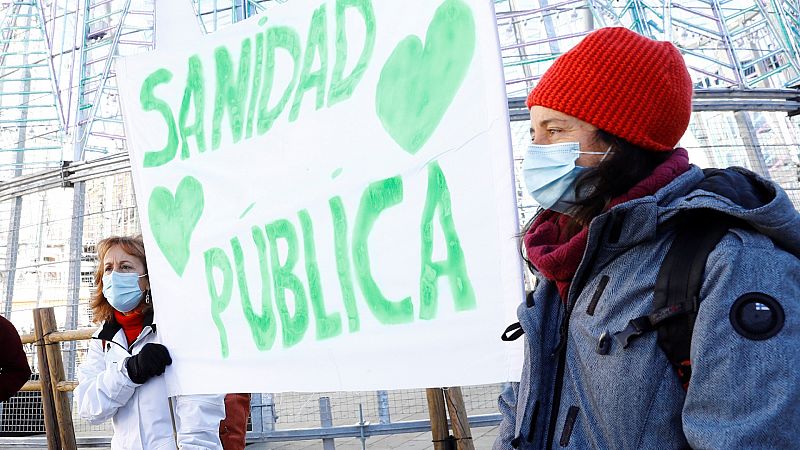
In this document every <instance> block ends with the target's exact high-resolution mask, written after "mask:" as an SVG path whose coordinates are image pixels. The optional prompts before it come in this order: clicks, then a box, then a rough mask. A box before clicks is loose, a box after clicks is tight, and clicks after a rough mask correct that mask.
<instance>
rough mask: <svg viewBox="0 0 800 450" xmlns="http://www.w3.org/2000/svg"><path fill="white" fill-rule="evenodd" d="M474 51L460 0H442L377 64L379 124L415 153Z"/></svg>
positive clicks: (466, 8) (452, 94)
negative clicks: (420, 32) (423, 29)
mask: <svg viewBox="0 0 800 450" xmlns="http://www.w3.org/2000/svg"><path fill="white" fill-rule="evenodd" d="M474 53H475V20H474V18H473V15H472V10H470V8H469V6H467V4H466V3H464V1H463V0H445V2H444V3H442V4H441V6H439V8H437V9H436V13H435V14H434V16H433V20H432V21H431V23H430V25H428V31H427V34H426V36H425V47H424V48H423V46H422V42H421V41H420V40H419V38H418V37H417V36H414V35H411V36H408V37H406V38H405V39H403V40H402V41H400V43H399V44H398V45H397V47H396V48H395V49H394V51H393V52H392V54H391V55H390V56H389V59H388V60H387V61H386V64H384V66H383V69H381V76H380V79H379V80H378V88H377V92H376V96H375V107H376V111H377V113H378V117H379V118H380V120H381V123H382V124H383V128H384V129H385V130H386V131H387V132H388V133H389V135H390V136H392V139H394V140H395V141H396V142H397V143H398V144H400V146H401V147H403V149H405V150H406V151H407V152H408V153H410V154H412V155H413V154H415V153H416V152H417V151H418V150H419V149H420V148H422V146H423V145H424V144H425V142H427V141H428V139H429V138H430V137H431V135H432V134H433V131H434V130H436V127H437V126H438V125H439V122H441V120H442V117H443V116H444V113H445V112H446V111H447V108H448V107H449V106H450V103H452V102H453V98H455V95H456V92H457V91H458V88H459V87H460V86H461V83H462V82H463V81H464V77H465V76H466V74H467V69H468V68H469V64H470V62H471V61H472V55H473V54H474Z"/></svg>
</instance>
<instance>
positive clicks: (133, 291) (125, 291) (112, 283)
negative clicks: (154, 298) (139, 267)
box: [103, 271, 147, 313]
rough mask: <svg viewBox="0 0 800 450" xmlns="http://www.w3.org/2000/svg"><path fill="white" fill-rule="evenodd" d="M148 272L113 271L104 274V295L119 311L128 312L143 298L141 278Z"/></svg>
mask: <svg viewBox="0 0 800 450" xmlns="http://www.w3.org/2000/svg"><path fill="white" fill-rule="evenodd" d="M146 276H147V274H144V275H139V274H138V273H122V272H116V271H114V272H111V273H110V274H106V275H103V296H105V298H106V300H108V303H109V304H110V305H111V306H112V307H113V308H114V309H116V310H117V311H119V312H122V313H126V312H131V311H133V309H134V308H136V306H137V305H138V304H139V301H141V299H142V290H141V289H140V288H139V278H142V277H146Z"/></svg>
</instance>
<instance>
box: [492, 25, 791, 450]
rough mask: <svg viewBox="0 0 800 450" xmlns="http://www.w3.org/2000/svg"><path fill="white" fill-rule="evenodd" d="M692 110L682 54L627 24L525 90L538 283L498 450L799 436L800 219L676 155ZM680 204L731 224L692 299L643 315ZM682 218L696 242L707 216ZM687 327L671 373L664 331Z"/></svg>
mask: <svg viewBox="0 0 800 450" xmlns="http://www.w3.org/2000/svg"><path fill="white" fill-rule="evenodd" d="M691 100H692V84H691V80H690V77H689V74H688V72H687V69H686V66H685V64H684V61H683V58H682V57H681V55H680V53H679V52H678V50H677V49H676V48H675V47H674V46H673V45H672V44H670V43H668V42H658V41H654V40H651V39H648V38H646V37H643V36H641V35H638V34H636V33H634V32H632V31H629V30H627V29H624V28H605V29H601V30H598V31H595V32H593V33H591V34H589V35H588V36H587V37H586V38H585V39H584V40H583V41H582V42H581V43H580V44H578V46H576V47H575V48H573V49H572V50H571V51H569V52H567V53H565V54H564V55H562V56H561V57H560V58H558V59H557V60H556V61H555V63H554V64H553V66H552V67H551V68H550V69H549V70H548V71H547V72H546V73H545V74H544V76H543V77H542V79H541V81H540V82H539V84H538V85H537V86H536V87H535V89H534V90H533V91H532V92H531V93H530V95H529V97H528V102H527V104H528V107H529V108H530V110H531V138H532V142H531V145H530V147H529V149H528V151H527V153H526V155H525V160H524V162H523V174H524V177H525V181H526V184H527V187H528V190H529V192H530V194H531V196H532V197H533V198H534V199H535V200H536V201H537V202H538V203H539V204H540V206H541V207H542V209H541V210H540V212H539V214H537V215H536V217H535V218H534V219H533V220H532V221H531V222H530V223H529V224H528V225H527V226H526V228H525V231H524V233H523V238H522V240H521V247H522V252H523V256H524V257H525V259H526V261H527V262H528V264H529V266H530V268H531V270H532V271H533V273H534V275H535V276H536V278H537V285H536V289H535V291H534V292H532V293H531V294H529V295H528V298H527V299H526V301H525V302H524V303H523V304H522V305H520V307H519V309H518V317H519V324H515V325H513V326H512V327H510V328H509V329H511V328H517V329H520V330H521V331H522V332H524V336H525V341H526V342H525V364H524V366H523V369H522V376H521V381H520V383H511V385H510V386H509V387H508V388H507V389H506V390H505V391H504V392H503V393H502V395H501V397H500V410H501V413H502V415H503V421H502V423H501V425H500V428H499V436H498V438H497V441H496V442H495V446H494V448H495V450H506V449H512V448H518V449H542V448H546V449H551V448H556V447H558V448H574V449H587V448H595V449H615V450H617V449H659V450H662V449H684V448H687V447H690V448H704V449H732V448H760V449H780V448H792V447H795V446H796V445H797V442H800V435H799V434H798V431H797V430H798V429H800V411H799V410H798V407H797V405H800V389H798V388H797V386H800V371H797V370H796V367H797V365H798V363H800V341H799V339H800V302H798V301H797V300H798V299H800V260H799V259H798V256H800V214H798V212H797V211H796V210H795V209H794V207H793V206H792V204H791V202H790V201H789V199H788V197H787V196H786V193H785V192H783V191H782V190H781V189H780V187H778V186H777V185H775V184H774V183H772V182H770V181H768V180H765V179H763V178H760V177H758V176H757V175H755V174H753V173H752V172H749V171H747V170H746V169H741V168H735V169H727V170H715V171H707V172H705V173H704V171H702V170H701V169H699V168H697V167H695V166H692V165H690V164H689V159H688V154H687V152H686V150H684V149H682V148H676V145H677V144H678V141H679V140H680V138H681V136H682V135H683V133H684V132H685V131H686V128H687V126H688V124H689V118H690V115H691ZM685 211H693V212H698V211H704V212H707V211H717V212H719V214H720V215H724V216H725V217H733V218H735V219H736V222H735V226H733V227H731V228H730V230H728V231H727V233H726V234H723V237H722V238H721V240H720V241H719V243H718V244H716V246H715V247H712V248H713V251H712V252H711V253H710V254H709V255H708V257H707V261H705V270H704V271H702V267H701V271H700V274H701V275H700V277H701V278H702V279H701V282H702V286H701V287H700V290H699V298H693V299H689V300H688V302H689V303H688V305H689V306H688V307H687V306H686V305H687V303H682V304H680V305H677V306H680V307H681V308H684V307H686V309H685V310H682V309H680V308H673V309H669V310H665V309H657V310H655V312H654V297H655V295H656V282H657V280H658V279H659V270H660V268H661V267H662V264H665V256H666V254H667V252H668V250H669V249H670V245H671V243H672V242H673V240H674V237H675V234H676V232H675V223H676V222H677V221H676V220H672V219H675V218H676V217H678V216H679V215H680V217H685ZM690 225H691V227H692V232H693V233H695V234H696V235H697V236H700V237H702V236H703V235H704V230H705V229H706V228H705V227H706V226H707V225H709V224H707V223H701V222H698V223H691V224H690ZM723 233H725V230H723ZM692 250H694V249H692V248H689V250H687V253H689V252H690V251H692ZM672 282H673V283H674V285H676V286H679V287H682V286H686V285H687V283H688V281H686V282H684V281H683V280H673V281H672ZM670 286H672V285H670ZM661 294H663V292H662V293H660V294H659V295H661ZM701 302H702V303H701ZM698 305H700V306H701V307H698ZM692 308H694V309H692ZM683 313H685V314H683ZM665 317H666V318H668V319H665ZM687 317H690V319H689V323H690V324H691V325H687V326H686V327H684V328H682V329H681V328H680V327H679V328H678V329H679V330H682V331H683V334H682V335H681V336H680V337H679V338H678V339H681V338H682V339H685V341H686V342H687V347H689V348H687V349H686V351H687V352H688V353H689V355H690V356H689V357H688V358H687V359H686V360H682V361H681V362H680V364H679V366H680V369H681V370H680V372H678V371H676V370H675V368H674V367H673V365H672V364H671V363H670V360H669V359H668V356H667V355H666V353H665V351H664V350H662V345H664V341H666V342H667V344H670V343H673V341H670V340H669V339H671V338H664V337H662V335H661V334H660V333H661V331H660V329H659V328H658V327H659V326H660V325H659V324H674V323H677V322H669V321H668V320H673V321H674V320H686V318H687ZM680 318H683V319H680ZM643 321H644V322H646V323H647V324H649V325H650V326H649V327H648V326H644V325H641V324H642V323H644V322H643ZM632 327H633V328H632ZM631 330H632V331H631ZM514 334H515V335H517V336H519V335H520V334H521V333H519V332H517V333H514ZM513 338H514V337H513V336H512V337H509V338H507V339H513ZM689 369H691V371H689ZM689 374H690V375H689Z"/></svg>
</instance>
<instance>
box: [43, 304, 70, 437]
mask: <svg viewBox="0 0 800 450" xmlns="http://www.w3.org/2000/svg"><path fill="white" fill-rule="evenodd" d="M34 311H39V316H40V321H41V328H42V335H43V336H44V343H45V347H44V348H45V352H46V354H47V365H48V368H49V370H50V386H49V389H50V391H51V392H52V393H53V396H52V398H53V405H54V406H55V410H56V420H57V421H58V433H59V438H60V440H61V448H62V450H77V448H78V447H77V445H76V443H75V429H74V427H73V425H72V407H71V405H70V402H69V396H68V395H67V394H66V393H65V392H61V391H60V390H59V389H58V384H59V383H61V382H63V381H66V380H64V378H65V375H64V359H63V357H62V356H61V344H60V343H58V342H51V341H50V340H49V334H50V333H52V332H54V331H56V330H57V329H58V327H57V326H56V315H55V312H54V311H53V308H38V309H35V310H34ZM42 388H45V386H44V384H42Z"/></svg>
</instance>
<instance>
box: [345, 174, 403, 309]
mask: <svg viewBox="0 0 800 450" xmlns="http://www.w3.org/2000/svg"><path fill="white" fill-rule="evenodd" d="M401 201H403V180H402V178H400V177H399V176H396V177H392V178H387V179H385V180H381V181H376V182H374V183H372V184H370V185H369V187H367V189H366V190H365V191H364V194H363V195H362V196H361V204H360V205H359V207H358V214H357V215H356V224H355V227H354V230H353V262H354V264H355V269H356V278H357V279H358V284H359V286H361V292H362V293H363V294H364V298H365V299H366V300H367V305H368V306H369V308H370V310H371V311H372V313H373V314H374V315H375V318H376V319H378V321H379V322H381V323H383V324H401V323H409V322H412V321H413V320H414V305H413V304H412V303H411V297H406V298H404V299H402V300H400V301H398V302H392V301H390V300H388V299H387V298H386V297H384V295H383V293H381V291H380V288H378V285H377V284H376V283H375V280H374V279H373V278H372V272H371V270H370V263H369V249H368V247H369V245H368V244H369V243H368V240H369V234H370V231H372V227H373V225H375V221H376V220H377V219H378V216H379V215H380V213H381V212H382V211H383V210H384V209H386V208H388V207H390V206H394V205H397V204H399V203H400V202H401Z"/></svg>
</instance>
